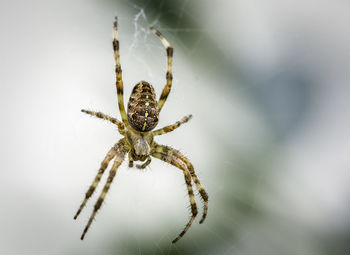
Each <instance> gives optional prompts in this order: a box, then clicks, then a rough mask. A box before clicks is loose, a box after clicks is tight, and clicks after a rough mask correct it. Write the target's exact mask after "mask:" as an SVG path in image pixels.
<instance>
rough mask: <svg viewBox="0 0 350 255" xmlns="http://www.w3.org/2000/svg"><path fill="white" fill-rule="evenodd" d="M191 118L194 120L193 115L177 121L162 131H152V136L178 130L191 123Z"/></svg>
mask: <svg viewBox="0 0 350 255" xmlns="http://www.w3.org/2000/svg"><path fill="white" fill-rule="evenodd" d="M191 118H192V114H190V115H188V116H185V117H183V118H182V119H181V120H179V121H177V122H176V123H175V124H172V125H169V126H165V127H163V128H161V129H157V130H154V131H152V134H153V136H156V135H164V134H166V133H169V132H172V131H174V130H175V129H177V128H178V127H180V126H181V125H182V124H184V123H186V122H187V121H189V120H190V119H191Z"/></svg>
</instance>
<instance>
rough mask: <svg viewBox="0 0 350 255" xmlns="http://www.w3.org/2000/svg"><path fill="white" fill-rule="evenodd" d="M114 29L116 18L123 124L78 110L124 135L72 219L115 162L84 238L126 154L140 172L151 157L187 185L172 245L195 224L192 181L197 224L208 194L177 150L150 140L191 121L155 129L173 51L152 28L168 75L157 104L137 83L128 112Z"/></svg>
mask: <svg viewBox="0 0 350 255" xmlns="http://www.w3.org/2000/svg"><path fill="white" fill-rule="evenodd" d="M117 26H118V19H117V17H115V20H114V24H113V50H114V58H115V63H116V65H115V67H116V68H115V72H116V87H117V95H118V105H119V111H120V115H121V118H122V121H119V120H117V119H115V118H113V117H110V116H108V115H105V114H103V113H101V112H93V111H88V110H81V111H82V112H84V113H86V114H90V115H92V116H95V117H97V118H101V119H105V120H108V121H110V122H112V123H113V124H115V125H117V127H118V131H119V133H120V134H121V135H122V136H124V137H123V138H122V139H120V140H119V141H118V142H117V143H116V144H115V145H114V146H113V147H112V148H111V149H110V150H109V151H108V153H107V155H106V156H105V158H104V160H103V161H102V163H101V166H100V169H99V171H98V173H97V175H96V177H95V179H94V181H93V182H92V184H91V186H90V187H89V189H88V191H87V192H86V194H85V199H84V201H83V202H82V204H81V205H80V207H79V209H78V211H77V213H76V214H75V216H74V219H77V217H78V215H79V214H80V212H81V211H82V209H83V208H84V207H85V204H86V202H87V200H88V199H89V198H90V197H91V195H92V194H93V193H94V191H95V189H96V186H97V185H98V183H99V182H100V180H101V177H102V175H103V173H104V172H105V170H106V168H107V167H108V164H109V162H110V161H111V160H112V159H114V162H113V166H112V168H111V170H110V171H109V176H108V179H107V182H106V184H105V186H104V187H103V190H102V193H101V195H100V196H99V198H98V200H97V201H96V203H95V206H94V210H93V212H92V214H91V216H90V218H89V221H88V223H87V225H86V227H85V229H84V231H83V233H82V235H81V240H83V239H84V236H85V234H86V232H87V231H88V229H89V227H90V225H91V223H92V221H93V220H94V218H95V216H96V213H97V211H98V210H99V209H100V207H101V205H102V202H103V201H104V199H105V197H106V194H107V192H108V190H109V188H110V186H111V183H112V181H113V179H114V177H115V175H116V172H117V169H118V167H119V166H120V165H121V164H122V162H123V161H124V158H125V156H126V155H128V158H129V167H133V165H134V161H141V162H144V163H143V164H141V165H136V167H137V168H139V169H144V168H145V167H146V166H147V165H149V164H150V163H151V156H152V157H154V158H157V159H160V160H162V161H165V162H167V163H169V164H171V165H173V166H175V167H177V168H179V169H180V170H182V172H183V174H184V177H185V182H186V185H187V190H188V196H189V199H190V204H191V218H190V219H189V221H188V223H187V224H186V226H185V228H184V229H183V231H182V232H181V233H180V234H179V235H178V236H177V237H176V238H175V239H174V240H173V241H172V243H175V242H177V241H178V240H179V239H180V238H181V237H182V236H183V235H184V234H185V233H186V232H187V230H188V229H189V228H190V226H191V224H192V222H193V221H194V219H195V217H196V215H197V213H198V210H197V205H196V202H195V199H194V194H193V189H192V180H193V182H194V183H195V185H196V187H197V189H198V191H199V194H200V196H201V198H202V199H203V202H204V210H203V216H202V219H201V220H200V222H199V223H203V222H204V220H205V218H206V216H207V211H208V195H207V192H206V191H205V190H204V188H203V187H202V185H201V183H200V181H199V179H198V177H197V175H196V173H195V171H194V168H193V166H192V164H191V162H190V161H189V160H188V159H187V158H186V157H185V156H184V155H183V154H181V153H180V152H179V151H178V150H175V149H173V148H171V147H169V146H165V145H160V144H157V143H156V142H155V141H154V140H153V138H154V137H155V136H159V135H163V134H166V133H169V132H171V131H174V130H175V129H176V128H178V127H180V126H181V125H182V124H184V123H186V122H187V121H189V120H190V119H191V118H192V115H188V116H186V117H184V118H182V119H181V120H180V121H177V122H176V123H175V124H173V125H169V126H166V127H163V128H161V129H157V130H154V131H151V130H152V129H154V128H155V127H156V125H157V123H158V118H159V113H160V111H161V109H162V107H163V105H164V103H165V101H166V99H167V97H168V95H169V93H170V89H171V85H172V79H173V76H172V62H173V48H172V47H171V45H170V43H169V42H168V41H167V40H166V39H165V37H164V36H163V35H162V34H161V33H160V32H159V31H158V30H156V29H155V28H153V27H151V31H152V32H153V33H154V34H155V35H157V36H158V37H159V39H160V40H161V42H162V44H163V45H164V47H165V48H166V53H167V73H166V85H165V87H164V88H163V91H162V94H161V96H160V98H159V101H158V102H157V99H156V94H155V92H154V88H153V86H152V85H151V84H149V83H148V82H145V81H140V82H139V83H137V84H136V85H135V86H134V88H133V90H132V93H131V95H130V98H129V102H128V109H127V113H126V112H125V108H124V97H123V80H122V69H121V66H120V56H119V41H118V39H117Z"/></svg>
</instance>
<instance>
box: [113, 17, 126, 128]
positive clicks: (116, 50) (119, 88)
mask: <svg viewBox="0 0 350 255" xmlns="http://www.w3.org/2000/svg"><path fill="white" fill-rule="evenodd" d="M117 27H118V18H117V17H115V18H114V24H113V50H114V58H115V73H116V87H117V94H118V106H119V111H120V115H121V117H122V121H123V123H124V124H125V125H126V126H127V125H128V122H127V116H126V112H125V108H124V87H123V79H122V68H121V66H120V56H119V41H118V39H117Z"/></svg>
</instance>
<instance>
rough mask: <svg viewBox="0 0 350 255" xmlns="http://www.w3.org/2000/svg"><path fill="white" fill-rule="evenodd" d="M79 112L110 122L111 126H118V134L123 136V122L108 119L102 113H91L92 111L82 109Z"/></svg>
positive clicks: (111, 118)
mask: <svg viewBox="0 0 350 255" xmlns="http://www.w3.org/2000/svg"><path fill="white" fill-rule="evenodd" d="M81 111H82V112H84V113H86V114H90V115H92V116H95V117H97V118H100V119H104V120H108V121H110V122H112V123H113V124H115V125H117V126H118V130H119V133H121V134H124V124H123V122H120V121H119V120H117V119H116V118H113V117H110V116H108V115H106V114H104V113H102V112H93V111H89V110H84V109H82V110H81Z"/></svg>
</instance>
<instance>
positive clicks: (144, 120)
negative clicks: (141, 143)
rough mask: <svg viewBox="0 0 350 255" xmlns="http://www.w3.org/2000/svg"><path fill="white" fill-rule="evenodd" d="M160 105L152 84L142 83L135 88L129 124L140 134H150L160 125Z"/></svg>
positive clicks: (129, 107)
mask: <svg viewBox="0 0 350 255" xmlns="http://www.w3.org/2000/svg"><path fill="white" fill-rule="evenodd" d="M158 115H159V110H158V103H157V99H156V93H155V92H154V88H153V87H152V85H151V84H149V83H148V82H145V81H141V82H139V83H137V84H136V85H135V87H134V88H133V90H132V92H131V95H130V98H129V103H128V112H127V116H128V122H129V124H130V125H131V126H132V127H133V128H134V129H136V130H137V131H140V132H148V131H150V130H152V129H153V128H154V127H155V126H157V124H158Z"/></svg>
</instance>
